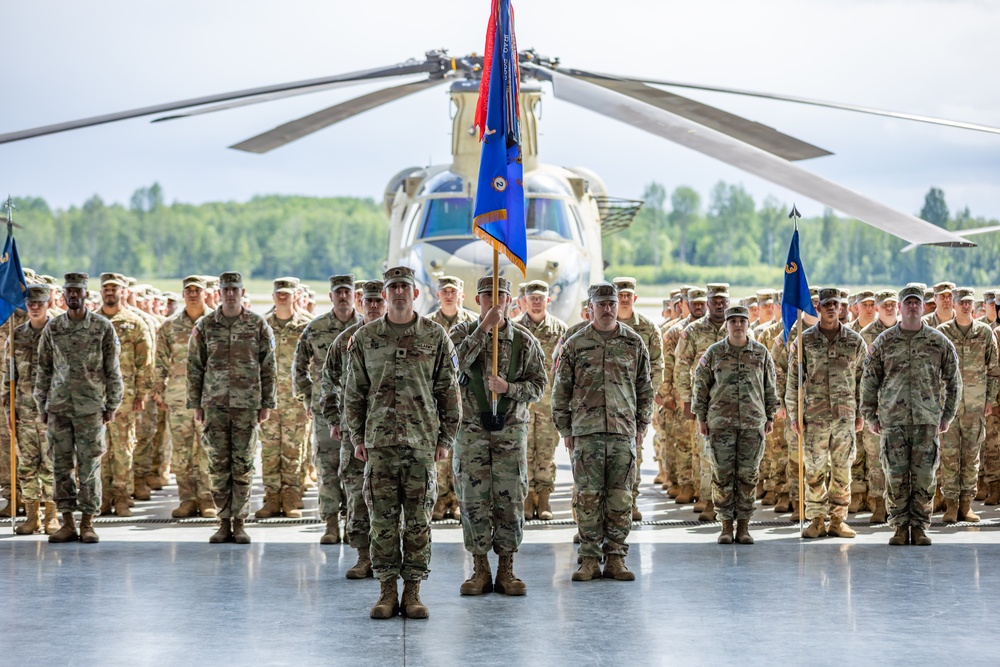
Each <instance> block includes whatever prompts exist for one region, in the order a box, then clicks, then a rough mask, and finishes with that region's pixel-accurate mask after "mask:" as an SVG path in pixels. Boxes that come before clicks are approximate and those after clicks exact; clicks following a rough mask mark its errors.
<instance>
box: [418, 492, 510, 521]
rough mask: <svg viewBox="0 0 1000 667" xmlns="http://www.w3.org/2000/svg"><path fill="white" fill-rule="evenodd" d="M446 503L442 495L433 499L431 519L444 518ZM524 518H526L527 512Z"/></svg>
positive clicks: (438, 519) (439, 519)
mask: <svg viewBox="0 0 1000 667" xmlns="http://www.w3.org/2000/svg"><path fill="white" fill-rule="evenodd" d="M447 507H448V503H447V501H446V500H445V497H444V496H438V499H437V500H436V501H434V509H432V510H431V521H441V520H442V519H444V511H445V509H447ZM524 518H525V519H527V518H528V514H527V512H526V513H525V515H524Z"/></svg>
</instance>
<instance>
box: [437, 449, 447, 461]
mask: <svg viewBox="0 0 1000 667" xmlns="http://www.w3.org/2000/svg"><path fill="white" fill-rule="evenodd" d="M447 458H448V449H447V448H446V447H435V448H434V461H435V462H439V461H444V460H446V459H447Z"/></svg>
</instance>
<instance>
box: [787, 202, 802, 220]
mask: <svg viewBox="0 0 1000 667" xmlns="http://www.w3.org/2000/svg"><path fill="white" fill-rule="evenodd" d="M788 217H789V218H792V219H793V220H794V219H796V218H801V217H802V214H801V213H799V209H797V208H796V207H795V204H792V211H791V212H790V213H789V214H788Z"/></svg>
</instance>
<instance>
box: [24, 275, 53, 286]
mask: <svg viewBox="0 0 1000 667" xmlns="http://www.w3.org/2000/svg"><path fill="white" fill-rule="evenodd" d="M25 277H27V276H25ZM40 283H45V284H46V285H48V286H49V287H58V286H59V281H58V280H57V279H56V277H55V276H50V275H41V276H38V281H37V283H36V284H40Z"/></svg>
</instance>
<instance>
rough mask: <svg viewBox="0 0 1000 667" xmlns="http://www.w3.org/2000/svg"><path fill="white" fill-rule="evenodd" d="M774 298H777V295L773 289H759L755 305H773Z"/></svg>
mask: <svg viewBox="0 0 1000 667" xmlns="http://www.w3.org/2000/svg"><path fill="white" fill-rule="evenodd" d="M775 296H777V293H776V292H775V291H774V290H773V289H759V290H757V303H758V304H760V305H762V306H766V305H767V304H769V303H774V297H775Z"/></svg>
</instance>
